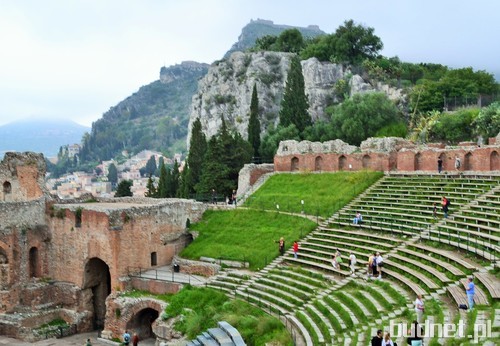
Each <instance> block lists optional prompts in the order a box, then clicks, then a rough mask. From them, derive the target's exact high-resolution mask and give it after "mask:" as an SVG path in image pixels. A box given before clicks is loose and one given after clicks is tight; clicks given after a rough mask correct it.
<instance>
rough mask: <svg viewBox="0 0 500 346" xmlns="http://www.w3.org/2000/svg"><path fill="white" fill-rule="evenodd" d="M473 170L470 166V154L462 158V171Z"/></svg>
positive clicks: (471, 165)
mask: <svg viewBox="0 0 500 346" xmlns="http://www.w3.org/2000/svg"><path fill="white" fill-rule="evenodd" d="M473 169H474V167H473V164H472V153H470V152H469V153H467V154H465V157H464V171H472V170H473Z"/></svg>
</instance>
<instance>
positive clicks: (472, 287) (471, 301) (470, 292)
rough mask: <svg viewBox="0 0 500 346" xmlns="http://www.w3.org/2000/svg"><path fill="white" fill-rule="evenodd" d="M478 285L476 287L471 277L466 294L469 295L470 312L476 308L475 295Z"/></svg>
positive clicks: (468, 280)
mask: <svg viewBox="0 0 500 346" xmlns="http://www.w3.org/2000/svg"><path fill="white" fill-rule="evenodd" d="M475 288H476V285H474V282H473V278H472V277H469V278H468V279H467V283H466V286H465V293H467V303H469V312H471V311H472V308H473V307H474V294H475Z"/></svg>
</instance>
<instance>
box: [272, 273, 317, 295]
mask: <svg viewBox="0 0 500 346" xmlns="http://www.w3.org/2000/svg"><path fill="white" fill-rule="evenodd" d="M266 278H267V279H269V280H273V281H274V282H275V283H276V284H278V283H281V284H285V285H288V286H291V287H293V288H294V289H296V290H297V291H299V292H300V293H301V294H303V295H305V294H306V293H314V292H316V290H315V289H313V288H311V287H308V286H305V285H301V282H297V281H295V280H293V279H292V280H291V278H287V277H283V276H275V275H272V276H266Z"/></svg>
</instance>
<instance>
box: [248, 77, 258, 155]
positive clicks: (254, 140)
mask: <svg viewBox="0 0 500 346" xmlns="http://www.w3.org/2000/svg"><path fill="white" fill-rule="evenodd" d="M248 142H249V143H250V144H251V145H252V148H253V156H254V158H256V157H260V153H259V148H260V121H259V98H258V97H257V85H256V84H254V85H253V91H252V101H251V102H250V119H249V120H248Z"/></svg>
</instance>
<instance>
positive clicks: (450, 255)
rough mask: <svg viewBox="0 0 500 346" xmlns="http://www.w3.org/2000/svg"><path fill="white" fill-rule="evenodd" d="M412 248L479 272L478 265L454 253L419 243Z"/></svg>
mask: <svg viewBox="0 0 500 346" xmlns="http://www.w3.org/2000/svg"><path fill="white" fill-rule="evenodd" d="M411 246H412V247H413V248H416V249H419V250H422V251H425V252H427V254H430V253H432V254H436V255H438V256H441V257H443V258H446V259H448V260H450V261H451V262H452V263H457V264H459V265H461V266H462V267H464V268H466V269H469V270H477V266H476V265H474V264H472V263H470V262H468V261H466V260H464V259H463V258H462V257H460V256H458V255H457V254H455V253H454V252H451V251H447V250H442V249H439V248H435V247H431V246H427V245H424V244H419V243H413V244H411Z"/></svg>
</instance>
